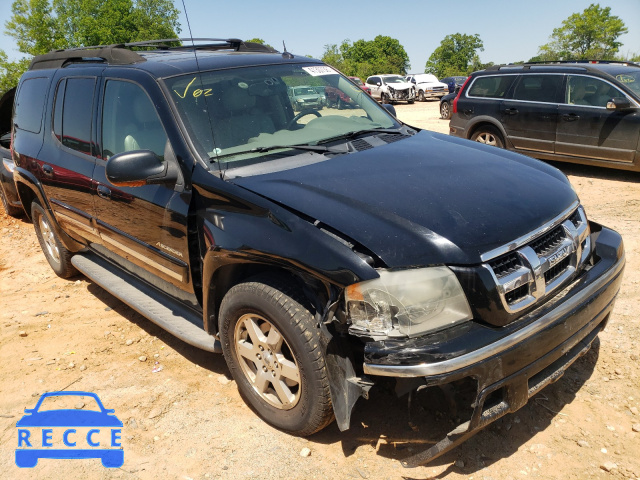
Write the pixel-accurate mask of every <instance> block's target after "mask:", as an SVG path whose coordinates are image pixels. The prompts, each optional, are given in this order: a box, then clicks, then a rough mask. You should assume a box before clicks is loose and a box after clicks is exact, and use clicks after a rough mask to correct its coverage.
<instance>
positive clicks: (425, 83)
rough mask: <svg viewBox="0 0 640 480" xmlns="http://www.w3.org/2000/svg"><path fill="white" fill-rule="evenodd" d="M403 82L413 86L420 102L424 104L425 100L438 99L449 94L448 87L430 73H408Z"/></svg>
mask: <svg viewBox="0 0 640 480" xmlns="http://www.w3.org/2000/svg"><path fill="white" fill-rule="evenodd" d="M405 80H406V81H407V82H408V83H410V84H411V85H413V87H414V88H415V91H416V97H417V99H418V101H420V102H424V101H425V100H426V99H427V98H438V99H439V98H442V97H444V96H445V95H446V94H447V93H449V86H448V85H447V84H446V83H442V82H441V81H440V80H438V79H437V78H436V76H435V75H431V74H430V73H415V74H414V73H410V74H409V75H407V76H406V77H405Z"/></svg>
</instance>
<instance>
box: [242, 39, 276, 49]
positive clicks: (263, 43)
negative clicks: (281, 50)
mask: <svg viewBox="0 0 640 480" xmlns="http://www.w3.org/2000/svg"><path fill="white" fill-rule="evenodd" d="M245 42H251V43H259V44H260V45H265V46H267V47H271V48H274V47H273V46H271V45H269V44H268V43H267V42H265V41H264V40H263V39H261V38H258V37H256V38H251V39H249V40H245Z"/></svg>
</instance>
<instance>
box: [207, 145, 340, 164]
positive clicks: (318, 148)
mask: <svg viewBox="0 0 640 480" xmlns="http://www.w3.org/2000/svg"><path fill="white" fill-rule="evenodd" d="M283 148H294V149H296V150H308V151H310V152H322V153H347V152H348V149H339V148H331V147H325V146H323V145H270V146H268V147H256V148H251V149H249V150H241V151H239V152H231V153H225V154H224V155H217V156H215V157H210V158H209V159H210V160H213V161H215V160H218V159H220V158H224V157H231V156H234V155H243V154H246V153H264V152H269V151H271V150H280V149H283Z"/></svg>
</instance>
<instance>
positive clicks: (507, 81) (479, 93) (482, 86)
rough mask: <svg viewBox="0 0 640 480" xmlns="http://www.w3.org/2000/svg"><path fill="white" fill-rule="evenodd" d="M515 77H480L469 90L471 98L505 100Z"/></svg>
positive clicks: (468, 94)
mask: <svg viewBox="0 0 640 480" xmlns="http://www.w3.org/2000/svg"><path fill="white" fill-rule="evenodd" d="M515 78H516V77H515V75H491V76H487V77H478V78H476V79H475V80H474V82H473V85H471V88H470V89H469V93H467V96H469V97H489V98H503V97H504V96H505V95H506V93H507V90H509V87H510V86H511V84H512V83H513V81H514V80H515Z"/></svg>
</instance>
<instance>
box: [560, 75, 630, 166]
mask: <svg viewBox="0 0 640 480" xmlns="http://www.w3.org/2000/svg"><path fill="white" fill-rule="evenodd" d="M614 97H626V95H625V94H624V93H623V92H622V91H620V90H618V89H617V88H616V87H615V86H614V85H612V84H610V83H609V82H606V81H604V80H602V79H599V78H594V77H589V76H585V75H570V76H569V77H568V81H567V86H566V89H565V97H564V103H563V104H561V105H560V109H559V112H558V114H559V117H558V131H557V135H556V138H557V140H556V153H557V154H559V155H567V156H570V157H577V158H584V159H590V160H594V161H607V162H620V163H627V164H631V163H633V161H634V159H635V156H636V151H637V148H638V136H639V135H640V112H639V111H638V109H637V108H635V109H633V110H629V111H617V110H607V108H606V107H607V102H608V101H609V100H610V99H611V98H614ZM632 104H633V100H632Z"/></svg>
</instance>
